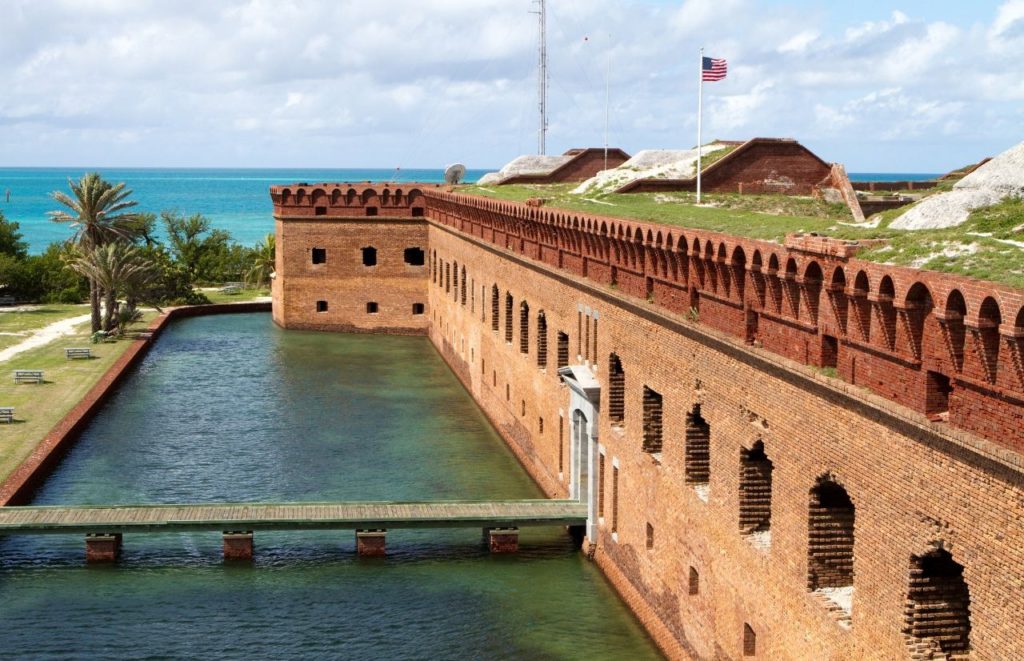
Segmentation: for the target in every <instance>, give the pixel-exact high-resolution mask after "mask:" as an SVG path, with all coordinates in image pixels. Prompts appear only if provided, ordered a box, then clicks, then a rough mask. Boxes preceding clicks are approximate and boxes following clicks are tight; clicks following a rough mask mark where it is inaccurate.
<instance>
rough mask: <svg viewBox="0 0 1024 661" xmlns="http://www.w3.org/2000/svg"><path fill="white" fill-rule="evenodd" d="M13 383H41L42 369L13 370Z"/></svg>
mask: <svg viewBox="0 0 1024 661" xmlns="http://www.w3.org/2000/svg"><path fill="white" fill-rule="evenodd" d="M14 382H15V383H42V382H43V370H14Z"/></svg>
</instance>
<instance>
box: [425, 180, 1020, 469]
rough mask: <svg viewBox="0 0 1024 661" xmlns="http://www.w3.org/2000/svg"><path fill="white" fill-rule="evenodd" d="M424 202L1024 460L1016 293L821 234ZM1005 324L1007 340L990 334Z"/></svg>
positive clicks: (466, 199)
mask: <svg viewBox="0 0 1024 661" xmlns="http://www.w3.org/2000/svg"><path fill="white" fill-rule="evenodd" d="M425 195H426V197H427V200H428V215H429V216H430V218H431V220H432V221H433V222H438V223H442V224H445V225H448V226H451V227H455V228H457V229H459V230H460V231H463V232H465V233H466V234H469V235H472V236H475V237H479V238H481V239H482V240H484V241H487V242H489V243H492V244H496V245H498V246H500V247H503V248H506V249H509V250H511V251H512V252H515V253H517V254H520V255H524V256H526V257H528V258H530V259H533V260H536V261H540V262H543V263H545V264H548V265H549V266H554V267H557V268H560V269H563V270H566V271H568V272H570V273H573V274H575V275H577V276H582V277H584V278H587V279H590V280H594V281H595V282H598V283H601V284H603V285H606V286H614V287H616V288H617V289H618V290H620V291H622V292H625V293H627V294H630V295H632V296H635V297H638V298H644V299H648V300H650V301H651V302H652V303H653V304H654V305H656V306H661V307H664V308H666V309H667V310H669V311H671V312H676V313H681V314H691V315H692V316H694V317H697V318H699V319H700V321H701V322H702V323H706V324H708V325H709V326H711V327H714V328H716V329H717V330H721V331H724V332H726V333H729V334H731V335H734V336H736V337H740V338H742V339H744V340H746V341H748V342H749V343H752V344H756V345H763V346H765V347H766V348H768V349H770V350H772V351H774V352H777V353H780V354H782V355H784V356H786V357H788V358H791V359H795V360H798V361H800V362H804V363H807V364H811V365H815V366H819V367H835V368H836V369H837V371H838V373H839V374H840V375H841V376H842V377H843V378H844V379H846V380H847V381H849V382H850V383H853V384H854V385H858V386H864V387H868V388H870V389H872V390H873V391H875V392H876V393H879V394H882V395H884V396H886V397H889V398H891V399H893V400H894V401H896V402H897V403H900V404H902V405H905V406H908V407H910V408H912V409H914V410H917V411H920V412H922V413H926V414H933V415H939V414H944V411H943V410H940V409H948V416H945V419H947V420H948V422H949V423H950V424H952V425H954V426H957V427H961V428H963V429H966V430H969V431H972V432H974V433H977V434H982V435H984V436H985V437H986V438H989V439H990V440H992V441H995V442H997V443H1003V444H1004V445H1006V446H1007V447H1009V448H1011V449H1013V450H1015V451H1021V450H1022V449H1024V417H1022V416H1024V413H1022V411H1024V377H1022V373H1021V370H1020V368H1019V366H1018V363H1019V362H1020V359H1019V356H1020V354H1021V347H1020V339H1019V338H1017V337H1016V336H1015V335H1014V334H1015V333H1016V332H1017V331H1016V329H1018V328H1022V327H1024V292H1021V291H1020V290H1017V289H1013V288H1009V287H1005V286H1001V285H997V284H994V283H989V282H983V281H979V280H975V279H971V278H967V277H963V276H956V275H951V274H944V273H936V272H930V271H922V270H919V269H913V268H908V267H898V266H888V265H882V264H876V263H873V262H867V261H865V260H860V259H857V258H856V257H855V256H853V254H854V251H855V249H856V246H855V245H849V244H844V245H843V246H842V248H841V249H839V248H837V247H836V246H835V245H834V244H835V241H834V240H831V239H824V238H822V237H800V238H799V239H796V238H793V239H791V240H790V241H789V244H788V245H779V244H777V243H773V242H770V241H759V240H753V239H744V238H739V237H734V236H730V235H726V234H722V233H717V232H706V231H701V230H691V229H689V228H681V227H673V226H665V225H658V224H654V223H644V222H634V221H628V220H622V219H617V218H610V217H603V216H596V215H590V214H580V213H575V212H570V211H563V210H558V209H547V208H544V209H541V208H536V207H530V206H527V205H523V204H518V203H514V202H506V201H499V200H492V199H487V198H481V197H475V196H467V195H463V194H459V193H449V192H444V191H438V190H432V191H428V192H427V193H426V194H425ZM818 244H820V245H818ZM951 311H952V312H951ZM1011 320H1012V321H1011ZM961 321H962V322H963V323H961ZM993 323H995V326H993ZM1000 323H1001V324H1002V326H999V324H1000ZM971 326H975V327H978V328H979V331H978V332H968V330H967V328H968V327H971ZM1007 326H1008V327H1009V328H1010V329H1012V331H1011V332H1006V331H1005V330H1004V332H1003V333H1002V335H1000V332H999V328H1001V327H1007ZM992 328H995V330H992ZM1008 335H1009V337H1008ZM1000 337H1003V338H1004V339H1003V341H1002V344H1001V343H1000V339H999V338H1000ZM1003 345H1005V347H1004V346H1003ZM944 380H948V381H949V382H950V385H951V387H952V388H953V390H952V392H951V393H948V394H947V395H946V398H947V399H948V402H947V401H945V400H944V399H941V395H936V389H942V388H946V387H947V386H945V385H944ZM982 402H984V404H982ZM979 406H980V407H983V408H986V409H987V411H988V420H986V421H984V422H982V421H979V420H978V419H977V418H978V416H976V415H972V413H973V412H974V411H976V410H978V407H979Z"/></svg>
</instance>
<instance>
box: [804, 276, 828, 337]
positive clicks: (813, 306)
mask: <svg viewBox="0 0 1024 661" xmlns="http://www.w3.org/2000/svg"><path fill="white" fill-rule="evenodd" d="M823 279H824V276H823V275H822V273H821V267H820V266H818V262H811V263H810V264H808V265H807V268H806V269H804V284H803V289H804V296H805V297H806V298H807V319H808V321H810V322H811V323H812V324H817V323H818V307H819V305H820V304H821V282H822V280H823Z"/></svg>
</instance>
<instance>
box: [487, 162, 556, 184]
mask: <svg viewBox="0 0 1024 661" xmlns="http://www.w3.org/2000/svg"><path fill="white" fill-rule="evenodd" d="M571 160H572V156H536V155H534V156H520V157H518V158H515V159H512V161H510V162H509V163H508V164H506V165H505V167H503V168H501V169H500V170H498V171H497V172H488V173H487V174H485V175H484V176H482V177H480V179H479V180H478V181H477V183H478V184H480V185H482V186H486V185H488V184H497V183H501V182H502V181H505V180H506V179H509V178H511V177H518V176H521V175H545V174H550V173H552V172H554V171H555V170H557V169H558V168H560V167H561V166H563V165H565V164H566V163H568V162H569V161H571Z"/></svg>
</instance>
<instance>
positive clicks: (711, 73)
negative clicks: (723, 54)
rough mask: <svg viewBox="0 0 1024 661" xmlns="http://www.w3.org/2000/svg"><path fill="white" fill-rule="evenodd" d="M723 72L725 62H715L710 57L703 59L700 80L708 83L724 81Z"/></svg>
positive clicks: (724, 70)
mask: <svg viewBox="0 0 1024 661" xmlns="http://www.w3.org/2000/svg"><path fill="white" fill-rule="evenodd" d="M725 72H726V64H725V60H716V59H714V58H711V57H705V58H704V63H703V65H702V66H701V72H700V79H701V80H705V81H710V82H714V81H716V80H723V79H725Z"/></svg>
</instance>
